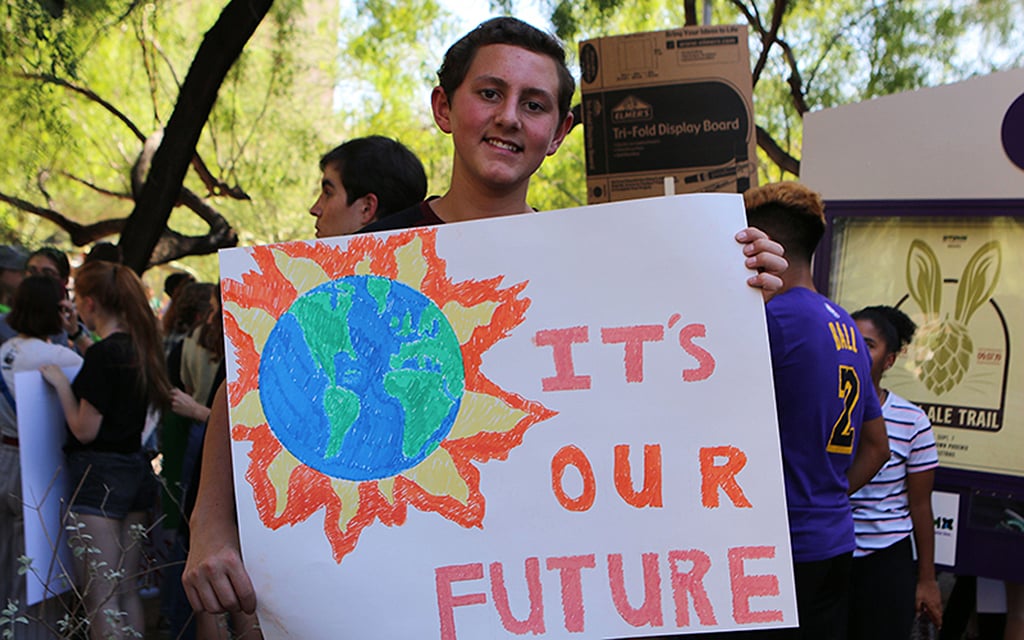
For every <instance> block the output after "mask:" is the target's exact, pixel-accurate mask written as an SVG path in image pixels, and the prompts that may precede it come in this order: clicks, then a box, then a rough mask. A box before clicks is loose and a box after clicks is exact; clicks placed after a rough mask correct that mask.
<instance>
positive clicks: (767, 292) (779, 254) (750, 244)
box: [736, 227, 789, 302]
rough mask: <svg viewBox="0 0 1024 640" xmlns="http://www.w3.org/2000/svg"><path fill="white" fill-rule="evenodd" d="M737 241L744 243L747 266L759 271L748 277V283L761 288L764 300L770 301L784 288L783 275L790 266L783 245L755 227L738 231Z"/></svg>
mask: <svg viewBox="0 0 1024 640" xmlns="http://www.w3.org/2000/svg"><path fill="white" fill-rule="evenodd" d="M736 241H737V242H740V243H742V244H743V255H744V256H746V259H745V261H744V264H745V265H746V267H747V268H748V269H754V270H755V271H757V272H758V273H757V275H753V276H751V277H749V278H747V284H749V285H750V286H752V287H755V288H758V289H761V293H762V295H763V296H764V301H765V302H768V300H769V299H771V297H772V296H773V295H774V294H775V292H777V291H778V290H779V289H781V288H782V277H781V276H782V274H783V273H784V272H785V271H786V269H787V268H788V267H789V262H788V261H787V260H786V259H785V258H784V257H783V253H784V250H783V248H782V245H781V244H779V243H778V242H775V241H774V240H772V239H771V238H769V237H768V234H766V233H765V232H764V231H761V230H760V229H757V228H755V227H747V228H746V229H744V230H742V231H740V232H739V233H737V234H736Z"/></svg>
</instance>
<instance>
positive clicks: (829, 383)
mask: <svg viewBox="0 0 1024 640" xmlns="http://www.w3.org/2000/svg"><path fill="white" fill-rule="evenodd" d="M744 199H745V200H746V205H747V221H748V222H749V223H750V224H752V225H756V226H758V227H759V228H761V229H764V230H765V231H767V232H768V233H769V234H770V235H771V237H772V238H774V239H775V240H777V241H778V242H780V243H782V246H783V247H785V249H786V257H787V258H788V259H789V269H787V270H786V272H785V273H784V274H783V275H782V279H783V282H784V284H783V287H782V289H781V290H780V291H779V292H778V293H776V294H775V295H774V296H773V297H772V298H771V300H769V302H768V304H767V305H766V312H767V316H768V338H769V342H770V344H771V356H772V369H773V375H774V378H775V401H776V405H777V409H778V415H779V438H780V441H781V445H782V469H783V478H784V480H785V485H786V506H787V510H788V513H789V532H790V537H791V542H792V546H793V563H794V567H793V570H794V571H793V572H794V578H795V581H796V595H797V612H798V615H799V617H800V628H799V629H797V630H795V631H794V632H792V633H780V632H774V633H773V635H772V637H793V638H807V639H808V640H811V639H813V640H827V639H831V638H835V639H837V640H842V639H844V638H846V620H847V607H848V597H849V591H850V565H851V560H852V552H853V550H854V548H855V547H856V543H855V540H854V531H853V515H852V511H851V509H850V500H849V498H848V493H850V492H853V491H856V490H857V489H859V488H860V487H861V486H862V485H863V484H864V483H865V482H867V481H868V480H869V479H870V478H871V477H872V476H874V475H875V473H877V472H878V470H879V469H880V468H881V467H882V465H883V464H885V461H886V460H887V459H888V458H889V441H888V438H887V437H886V433H885V421H884V420H883V419H882V409H881V407H880V406H879V403H878V397H877V395H876V393H875V388H874V385H873V384H871V359H870V357H869V355H868V351H867V348H866V347H865V345H864V340H863V339H862V338H861V336H860V334H859V333H858V331H857V327H856V325H855V324H854V321H853V319H852V318H850V315H849V314H848V313H846V311H844V310H843V308H842V307H840V306H839V305H837V304H836V303H834V302H832V301H831V300H829V299H828V298H826V297H825V296H823V295H821V294H819V293H818V292H817V291H816V290H815V289H814V281H813V278H812V272H811V257H812V256H813V254H814V250H815V248H816V247H817V245H818V242H819V241H820V240H821V237H822V235H823V234H824V232H825V213H824V203H823V202H822V199H821V196H820V195H818V194H817V193H815V192H813V191H811V190H810V189H808V188H807V187H805V186H803V185H801V184H798V183H795V182H781V183H775V184H768V185H765V186H763V187H759V188H754V189H750V190H748V191H747V192H746V193H745V194H744Z"/></svg>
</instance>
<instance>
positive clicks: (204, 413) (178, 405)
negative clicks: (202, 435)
mask: <svg viewBox="0 0 1024 640" xmlns="http://www.w3.org/2000/svg"><path fill="white" fill-rule="evenodd" d="M171 411H173V412H174V413H176V414H178V415H179V416H182V417H185V418H191V419H192V420H195V421H196V422H206V421H207V420H209V419H210V413H211V411H210V409H209V407H206V406H204V405H201V404H199V403H198V402H196V401H195V399H193V398H192V396H190V395H188V394H187V393H185V392H184V391H182V390H181V389H171Z"/></svg>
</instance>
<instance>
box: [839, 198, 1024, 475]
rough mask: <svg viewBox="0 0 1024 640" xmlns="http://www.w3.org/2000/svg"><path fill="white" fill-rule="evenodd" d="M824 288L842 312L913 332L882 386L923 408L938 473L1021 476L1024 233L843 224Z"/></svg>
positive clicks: (964, 225) (927, 222)
mask: <svg viewBox="0 0 1024 640" xmlns="http://www.w3.org/2000/svg"><path fill="white" fill-rule="evenodd" d="M836 223H837V225H836V231H835V244H834V247H835V249H834V251H835V254H834V255H836V256H837V257H836V258H835V260H834V261H833V270H832V277H831V282H833V283H834V285H833V287H834V297H835V299H836V301H837V302H839V303H840V304H842V305H843V306H844V307H845V308H846V309H847V310H849V311H851V312H852V311H854V310H856V309H859V308H861V307H864V306H868V305H876V304H886V305H893V306H896V307H899V308H900V309H902V310H903V311H905V312H906V313H907V314H908V315H909V316H910V317H911V318H912V319H913V320H914V322H915V323H917V325H918V330H917V334H916V335H915V337H914V342H913V344H912V345H910V347H909V348H908V350H907V352H906V353H904V354H902V355H901V356H900V358H899V359H898V360H897V361H896V365H895V366H894V367H893V368H892V369H891V370H890V371H889V372H888V373H886V376H885V378H884V379H883V384H884V386H886V387H887V388H889V389H891V390H893V391H895V392H896V393H898V394H900V395H901V396H903V397H905V398H907V399H908V400H910V401H912V402H914V403H916V404H918V405H920V406H921V407H922V408H923V409H924V410H925V411H926V412H927V413H928V417H929V418H930V419H931V422H932V425H933V426H934V427H935V439H936V443H937V445H938V451H939V461H940V463H941V464H942V466H944V467H949V468H955V469H965V470H974V471H984V472H992V473H1000V474H1009V475H1016V476H1024V456H1022V455H1021V451H1024V395H1022V394H1020V393H1019V392H1016V391H1014V390H1019V389H1021V385H1022V384H1024V377H1022V376H1024V360H1022V359H1021V358H1020V356H1019V354H1018V353H1017V351H1016V349H1015V348H1014V347H1018V348H1019V345H1020V344H1021V338H1022V331H1024V324H1022V319H1024V251H1021V248H1022V247H1024V223H1022V222H1021V221H1019V220H1018V219H1014V218H1010V217H986V218H980V217H979V218H967V217H964V218H926V217H922V218H911V217H905V218H884V219H877V218H838V219H836Z"/></svg>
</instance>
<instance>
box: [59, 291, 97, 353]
mask: <svg viewBox="0 0 1024 640" xmlns="http://www.w3.org/2000/svg"><path fill="white" fill-rule="evenodd" d="M60 311H61V314H60V317H61V323H62V328H63V329H64V333H66V334H67V336H68V345H67V346H69V347H71V348H72V349H77V350H78V352H79V353H85V350H86V349H88V348H89V347H91V346H92V343H93V340H92V334H91V333H89V330H88V329H87V328H86V327H85V325H84V324H82V321H81V320H80V319H79V318H78V312H77V311H76V310H75V305H74V304H73V303H72V302H71V301H70V300H62V301H61V303H60Z"/></svg>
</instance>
